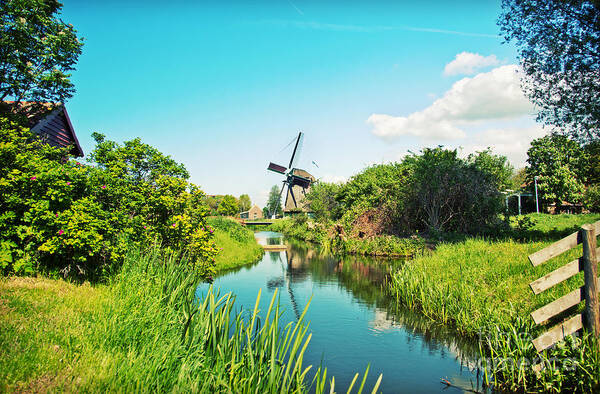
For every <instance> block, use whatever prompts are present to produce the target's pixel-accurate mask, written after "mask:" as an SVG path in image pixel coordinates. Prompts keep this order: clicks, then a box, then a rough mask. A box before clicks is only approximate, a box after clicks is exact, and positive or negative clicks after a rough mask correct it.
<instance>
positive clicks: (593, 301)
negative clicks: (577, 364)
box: [529, 221, 600, 352]
mask: <svg viewBox="0 0 600 394" xmlns="http://www.w3.org/2000/svg"><path fill="white" fill-rule="evenodd" d="M598 234H600V221H597V222H596V223H593V224H586V225H583V226H581V228H580V230H579V231H577V232H576V233H573V234H571V235H569V236H567V237H565V238H563V239H561V240H560V241H557V242H555V243H553V244H552V245H549V246H547V247H546V248H544V249H542V250H539V251H537V252H535V253H533V254H531V255H530V256H529V261H530V262H531V264H532V265H533V266H534V267H536V266H538V265H541V264H543V263H545V262H546V261H548V260H550V259H551V258H553V257H556V256H559V255H561V254H562V253H564V252H566V251H568V250H571V249H573V248H575V247H577V245H579V244H583V256H582V257H581V258H579V259H577V260H573V261H571V262H570V263H568V264H566V265H564V266H562V267H560V268H558V269H556V270H554V271H552V272H550V273H549V274H547V275H545V276H543V277H541V278H539V279H537V280H534V281H533V282H531V283H530V284H529V286H530V287H531V290H532V291H533V293H534V294H540V293H541V292H543V291H545V290H548V289H549V288H551V287H553V286H556V285H557V284H559V283H561V282H563V281H565V280H567V279H569V278H570V277H572V276H574V275H577V274H578V273H579V272H581V271H583V273H584V282H585V284H584V285H583V286H582V287H580V288H578V289H575V290H573V291H571V292H570V293H568V294H566V295H564V296H562V297H560V298H558V299H556V300H554V301H552V302H551V303H549V304H547V305H545V306H543V307H541V308H539V309H537V310H535V311H533V312H532V313H531V317H532V318H533V321H534V322H535V324H541V323H544V322H546V321H548V320H549V319H551V318H553V317H555V316H557V315H559V314H560V313H562V312H564V311H566V310H567V309H569V308H571V307H573V306H575V305H577V304H579V303H580V302H581V301H585V311H584V313H583V314H581V313H580V314H577V315H575V316H573V317H571V318H569V319H568V320H566V321H563V322H562V323H560V324H558V325H556V326H554V327H552V328H551V329H550V330H548V331H546V332H545V333H544V334H542V335H540V336H539V337H537V338H536V339H534V340H533V346H535V348H536V350H537V351H538V352H541V351H542V350H544V349H547V348H549V347H551V346H552V345H554V344H556V343H557V342H559V341H561V340H562V339H563V338H564V337H565V336H567V335H571V334H573V333H575V332H577V331H578V330H581V329H582V328H585V329H586V330H588V331H590V332H592V333H594V334H595V335H596V336H598V335H599V334H600V310H599V305H600V303H599V301H598V289H599V288H600V281H599V280H598V263H599V259H598V257H599V256H600V248H598V247H597V242H596V236H597V235H598Z"/></svg>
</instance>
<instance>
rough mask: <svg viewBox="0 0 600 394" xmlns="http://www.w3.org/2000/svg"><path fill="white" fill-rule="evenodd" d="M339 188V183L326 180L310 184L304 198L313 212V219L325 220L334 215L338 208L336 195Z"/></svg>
mask: <svg viewBox="0 0 600 394" xmlns="http://www.w3.org/2000/svg"><path fill="white" fill-rule="evenodd" d="M340 188H341V186H340V185H338V184H336V183H328V182H316V183H313V184H312V185H311V187H310V191H309V192H308V193H307V194H306V196H305V197H304V199H305V200H306V201H307V203H308V206H309V207H310V210H311V211H312V212H313V213H314V215H315V219H317V220H320V221H326V220H331V219H333V218H334V217H335V216H336V214H337V212H338V209H339V203H338V201H337V200H336V197H337V194H338V192H339V190H340Z"/></svg>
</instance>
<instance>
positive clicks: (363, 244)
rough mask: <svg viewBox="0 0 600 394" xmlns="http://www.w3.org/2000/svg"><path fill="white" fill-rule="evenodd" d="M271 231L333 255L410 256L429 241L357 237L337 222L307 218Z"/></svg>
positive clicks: (274, 226)
mask: <svg viewBox="0 0 600 394" xmlns="http://www.w3.org/2000/svg"><path fill="white" fill-rule="evenodd" d="M269 230H271V231H278V232H281V233H283V234H285V235H286V236H289V237H292V238H296V239H299V240H303V241H307V242H312V243H315V244H318V245H320V246H322V247H324V248H325V249H329V250H331V251H333V252H339V253H347V254H356V255H364V256H390V257H410V256H415V255H418V254H421V253H422V252H423V251H424V249H425V241H424V240H423V239H422V238H420V237H413V238H398V237H394V236H390V235H380V236H375V237H365V238H355V237H349V236H346V235H345V234H343V233H341V234H340V232H339V228H338V227H337V226H336V225H335V224H333V223H319V222H313V221H309V220H307V219H306V218H305V217H296V218H285V219H279V220H277V221H275V222H274V223H273V224H272V225H270V226H269Z"/></svg>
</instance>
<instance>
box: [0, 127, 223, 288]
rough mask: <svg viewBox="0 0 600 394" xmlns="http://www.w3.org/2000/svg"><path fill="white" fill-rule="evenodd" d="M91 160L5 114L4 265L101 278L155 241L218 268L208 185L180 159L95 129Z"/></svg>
mask: <svg viewBox="0 0 600 394" xmlns="http://www.w3.org/2000/svg"><path fill="white" fill-rule="evenodd" d="M95 137H96V139H97V141H98V146H97V148H96V149H95V150H94V151H93V152H92V154H91V155H90V157H91V160H92V163H93V164H94V165H93V166H91V165H83V164H81V163H79V162H76V161H74V160H68V161H66V162H65V161H64V158H65V157H67V156H68V152H67V150H66V149H58V148H54V147H51V146H49V145H48V144H44V143H42V142H41V141H39V139H37V138H34V136H33V135H32V134H31V132H30V131H28V130H27V129H23V128H21V127H19V126H18V125H17V124H15V123H13V122H11V121H9V120H7V119H5V118H1V117H0V212H1V214H0V271H3V272H5V273H6V272H15V273H20V274H22V273H27V274H31V273H35V272H38V271H51V272H56V271H60V272H62V273H63V274H64V275H73V276H77V277H85V278H94V277H98V276H101V275H104V274H107V273H110V272H112V271H113V270H115V269H118V267H119V264H120V263H121V262H122V261H123V258H124V256H125V253H126V252H127V250H128V249H130V248H131V247H136V246H147V245H150V244H152V243H154V242H157V243H159V244H160V245H161V246H162V247H163V248H164V249H166V250H172V251H181V252H184V253H186V255H187V256H189V261H190V263H191V264H193V265H194V266H195V267H196V268H197V269H198V271H200V272H201V273H203V274H206V275H209V274H211V273H212V272H213V271H214V255H215V254H216V248H215V245H214V243H213V242H212V230H211V229H210V228H209V227H208V226H207V224H206V220H205V219H206V216H207V214H208V207H207V206H206V204H205V203H204V193H202V191H201V190H200V189H199V188H198V187H197V186H195V185H193V184H190V183H188V182H187V180H186V178H187V172H186V171H185V168H183V167H182V166H181V165H180V164H178V163H176V162H174V161H173V160H172V159H170V158H168V157H167V156H164V155H162V154H161V153H160V152H158V151H156V150H155V149H154V148H152V147H150V146H148V145H145V144H143V143H141V142H140V141H139V140H134V141H128V142H125V143H124V144H123V145H119V144H117V143H115V142H112V141H106V140H105V139H104V137H103V136H102V135H100V134H97V135H95Z"/></svg>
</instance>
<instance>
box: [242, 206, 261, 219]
mask: <svg viewBox="0 0 600 394" xmlns="http://www.w3.org/2000/svg"><path fill="white" fill-rule="evenodd" d="M240 218H241V219H251V220H252V219H262V218H263V213H262V209H260V208H259V207H258V205H255V206H253V207H252V208H250V209H249V210H247V211H244V212H242V213H240Z"/></svg>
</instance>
